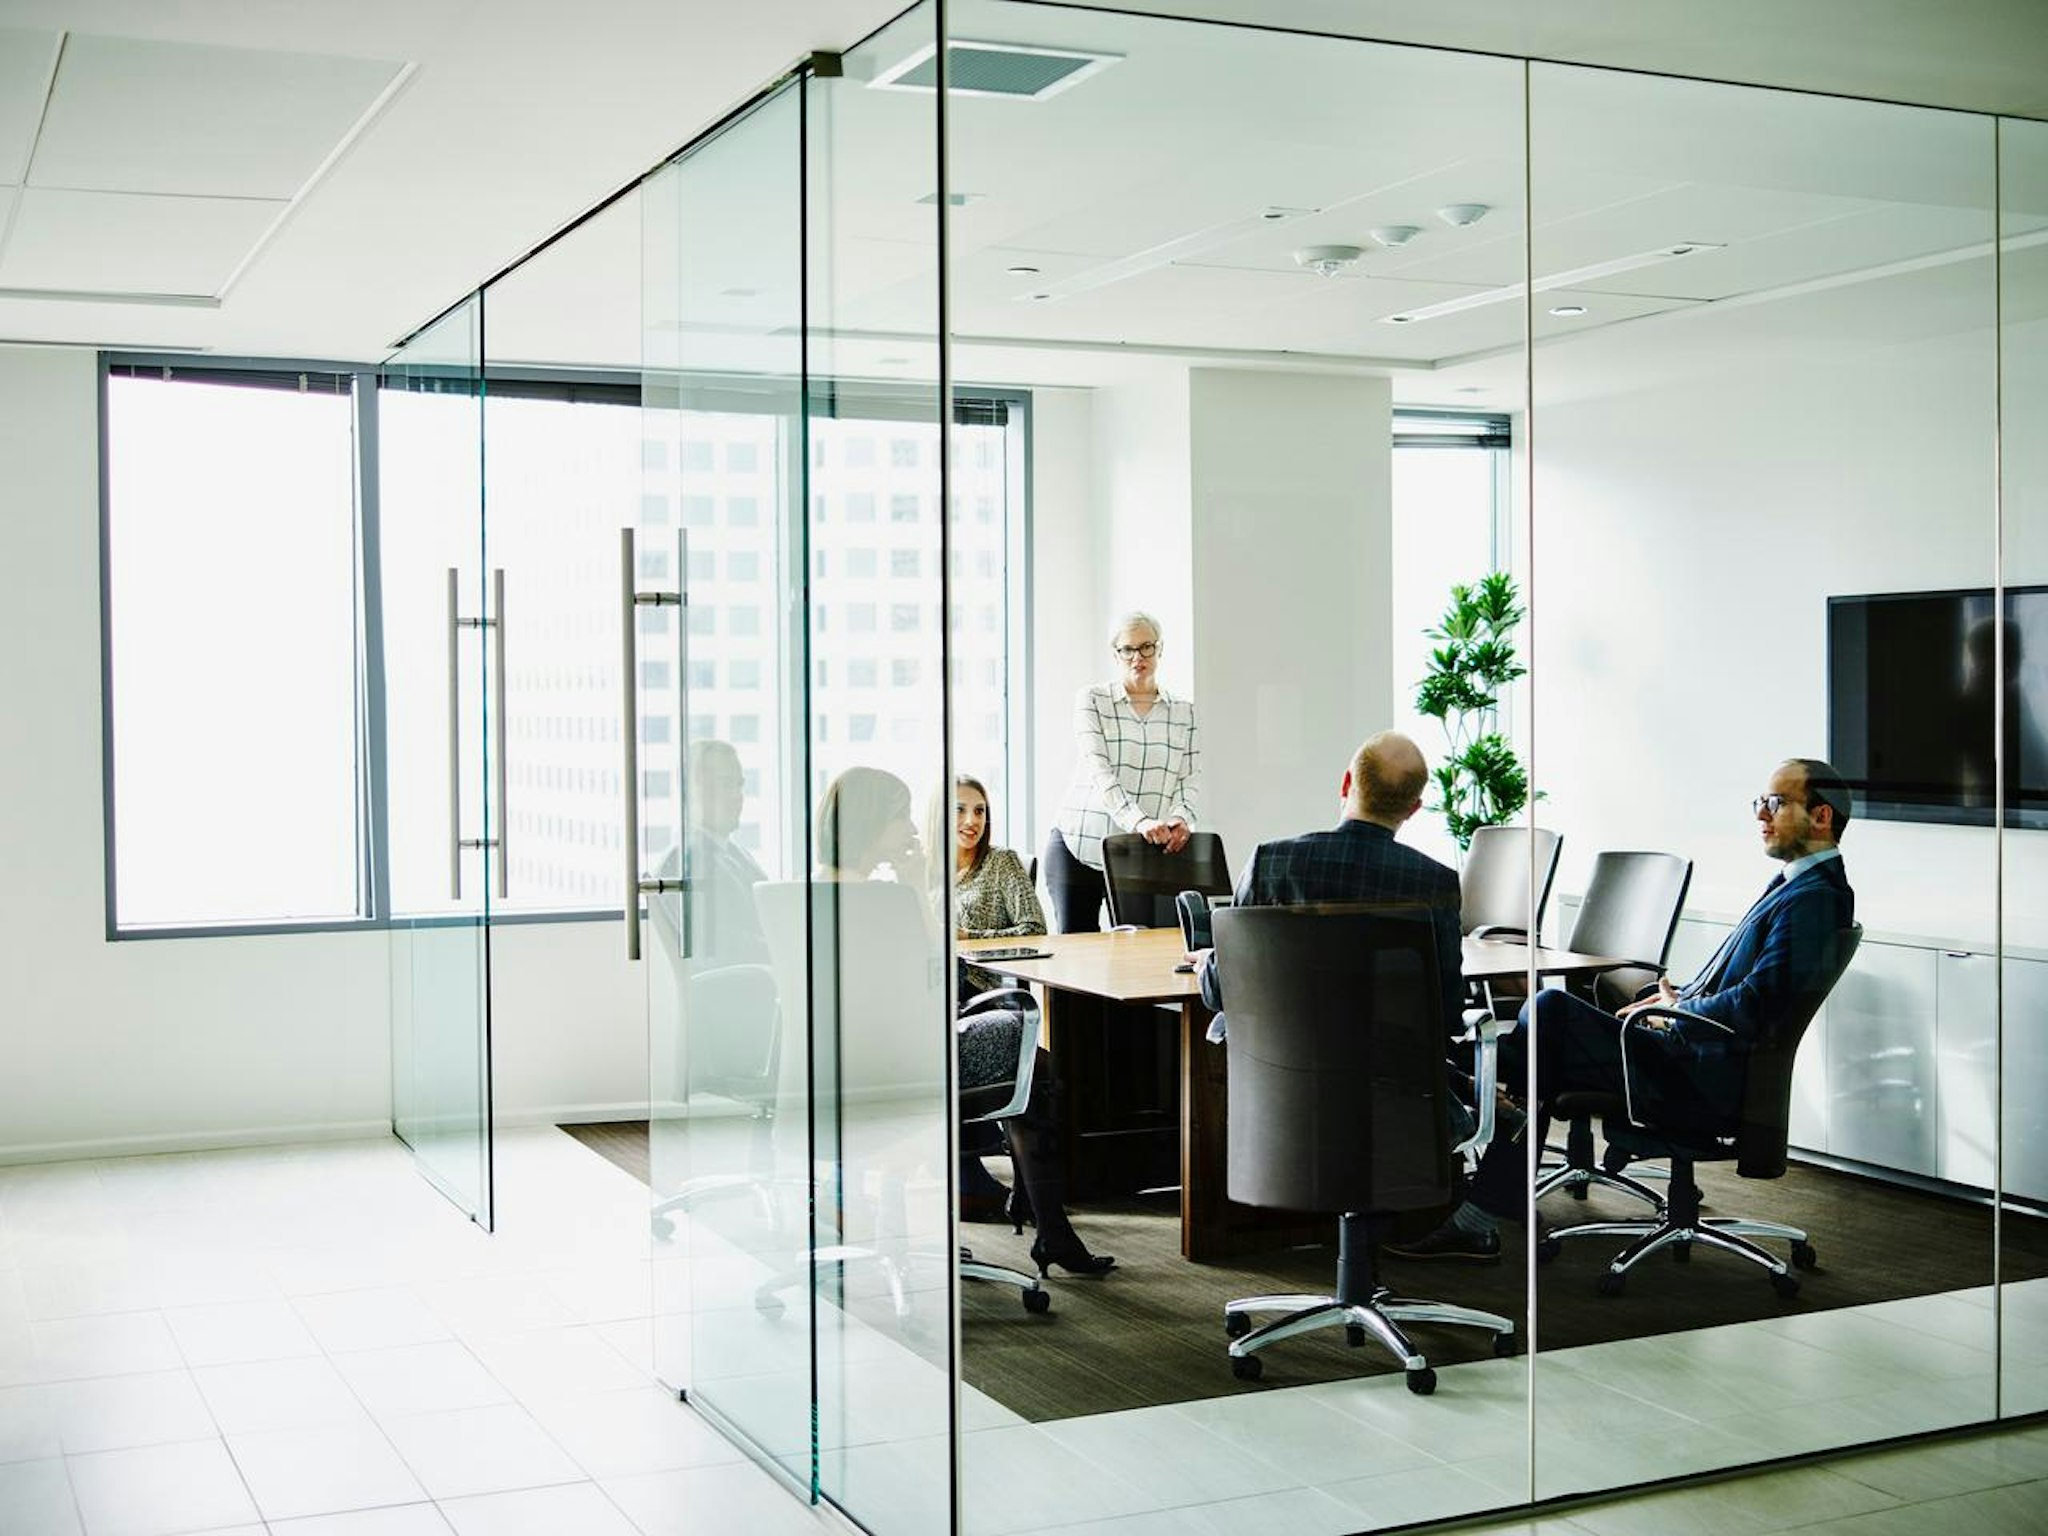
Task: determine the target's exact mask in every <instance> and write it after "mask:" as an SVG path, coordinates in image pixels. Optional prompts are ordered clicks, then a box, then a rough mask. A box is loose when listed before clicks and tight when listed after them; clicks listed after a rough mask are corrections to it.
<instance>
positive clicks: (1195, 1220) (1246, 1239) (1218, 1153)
mask: <svg viewBox="0 0 2048 1536" xmlns="http://www.w3.org/2000/svg"><path fill="white" fill-rule="evenodd" d="M1021 945H1029V946H1030V947H1032V948H1033V949H1038V950H1043V951H1045V952H1046V953H1045V958H1043V959H1038V960H997V961H990V960H982V959H979V958H977V954H978V952H980V951H983V950H989V949H1015V948H1017V947H1019V946H1021ZM959 950H960V955H961V957H962V958H963V959H966V960H969V961H971V962H972V963H974V964H976V965H978V966H981V967H982V968H983V969H984V970H989V971H994V972H995V973H997V974H998V975H1002V976H1012V977H1015V978H1016V979H1017V980H1019V981H1022V982H1029V983H1034V984H1036V985H1037V986H1039V987H1041V988H1042V989H1043V991H1044V1011H1045V1025H1046V1048H1047V1049H1048V1050H1050V1051H1052V1052H1053V1055H1054V1057H1055V1059H1058V1057H1059V1055H1060V1023H1061V1017H1060V1015H1061V1007H1062V1004H1061V998H1062V997H1063V996H1065V997H1075V998H1081V997H1088V998H1106V999H1108V1000H1110V1001H1111V1002H1117V1003H1135V1004H1156V1005H1159V1006H1163V1007H1171V1008H1177V1009H1179V1011H1180V1016H1181V1022H1180V1251H1181V1255H1182V1257H1184V1258H1188V1259H1195V1260H1203V1259H1220V1258H1224V1257H1226V1256H1228V1255H1230V1254H1234V1253H1247V1252H1252V1251H1256V1250H1258V1249H1265V1248H1273V1247H1277V1246H1284V1245H1285V1244H1287V1243H1288V1242H1298V1241H1303V1240H1307V1239H1309V1238H1311V1237H1312V1236H1313V1235H1314V1234H1313V1233H1312V1232H1305V1231H1304V1230H1303V1228H1302V1227H1301V1225H1300V1223H1299V1222H1295V1223H1292V1224H1287V1223H1285V1221H1284V1219H1283V1221H1281V1222H1279V1223H1276V1221H1275V1219H1274V1216H1273V1213H1270V1212H1263V1211H1259V1210H1257V1209H1255V1208H1254V1207H1251V1206H1246V1205H1239V1204H1237V1203H1235V1202H1234V1201H1231V1200H1229V1199H1227V1198H1226V1197H1225V1195H1224V1189H1225V1177H1226V1169H1225V1164H1224V1156H1225V1153H1224V1149H1225V1144H1226V1136H1225V1105H1226V1102H1227V1097H1226V1095H1227V1083H1228V1080H1227V1078H1226V1076H1225V1057H1226V1053H1225V1052H1224V1051H1223V1050H1221V1049H1218V1048H1216V1047H1213V1046H1211V1045H1210V1044H1209V1043H1208V1041H1207V1040H1206V1039H1205V1038H1204V1036H1205V1035H1206V1033H1207V1031H1208V1027H1209V1010H1208V1009H1207V1008H1205V1007H1203V1006H1202V996H1201V988H1200V986H1199V985H1198V984H1197V982H1196V979H1195V977H1194V976H1193V975H1191V974H1189V973H1187V972H1184V971H1175V970H1174V966H1175V965H1176V964H1178V963H1179V962H1180V960H1181V957H1182V954H1183V950H1182V948H1181V937H1180V930H1179V929H1178V928H1141V929H1138V930H1137V931H1136V932H1125V933H1059V934H1051V935H1047V936H1043V937H1039V938H1026V939H1007V938H1006V939H966V940H962V941H961V943H960V946H959ZM1529 960H1530V952H1529V947H1528V946H1527V945H1526V944H1517V943H1511V942H1507V941H1504V940H1499V939H1467V940H1465V956H1464V970H1465V979H1466V980H1467V981H1473V982H1483V981H1506V980H1511V979H1513V978H1515V977H1524V976H1527V975H1528V973H1529ZM1535 961H1536V974H1537V975H1538V976H1539V977H1543V978H1558V979H1565V980H1569V979H1573V978H1577V977H1584V976H1590V975H1594V974H1597V973H1598V972H1600V971H1606V970H1612V969H1614V968H1615V967H1616V966H1619V965H1626V964H1627V963H1628V962H1627V961H1625V960H1615V959H1610V958H1607V957H1605V956H1601V955H1582V954H1575V953H1573V952H1572V951H1570V950H1563V949H1541V948H1539V949H1537V950H1536V952H1535ZM1070 1086H1071V1085H1070Z"/></svg>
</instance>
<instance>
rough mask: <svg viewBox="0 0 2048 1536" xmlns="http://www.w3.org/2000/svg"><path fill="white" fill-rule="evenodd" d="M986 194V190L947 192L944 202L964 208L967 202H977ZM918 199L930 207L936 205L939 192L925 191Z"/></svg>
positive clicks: (954, 206)
mask: <svg viewBox="0 0 2048 1536" xmlns="http://www.w3.org/2000/svg"><path fill="white" fill-rule="evenodd" d="M987 196H988V194H987V193H986V192H948V193H947V194H946V203H947V205H948V206H949V207H953V208H965V207H966V206H967V205H968V204H969V203H978V202H980V201H981V200H982V199H983V198H985V197H987ZM918 201H919V202H920V203H924V204H926V205H928V206H931V207H937V206H938V201H939V194H938V193H936V192H927V193H925V195H924V196H923V197H920V198H919V199H918Z"/></svg>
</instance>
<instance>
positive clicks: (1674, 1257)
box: [1671, 1243, 1692, 1264]
mask: <svg viewBox="0 0 2048 1536" xmlns="http://www.w3.org/2000/svg"><path fill="white" fill-rule="evenodd" d="M1671 1262H1672V1263H1674V1264H1690V1263H1691V1262H1692V1244H1691V1243H1673V1244H1672V1245H1671Z"/></svg>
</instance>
